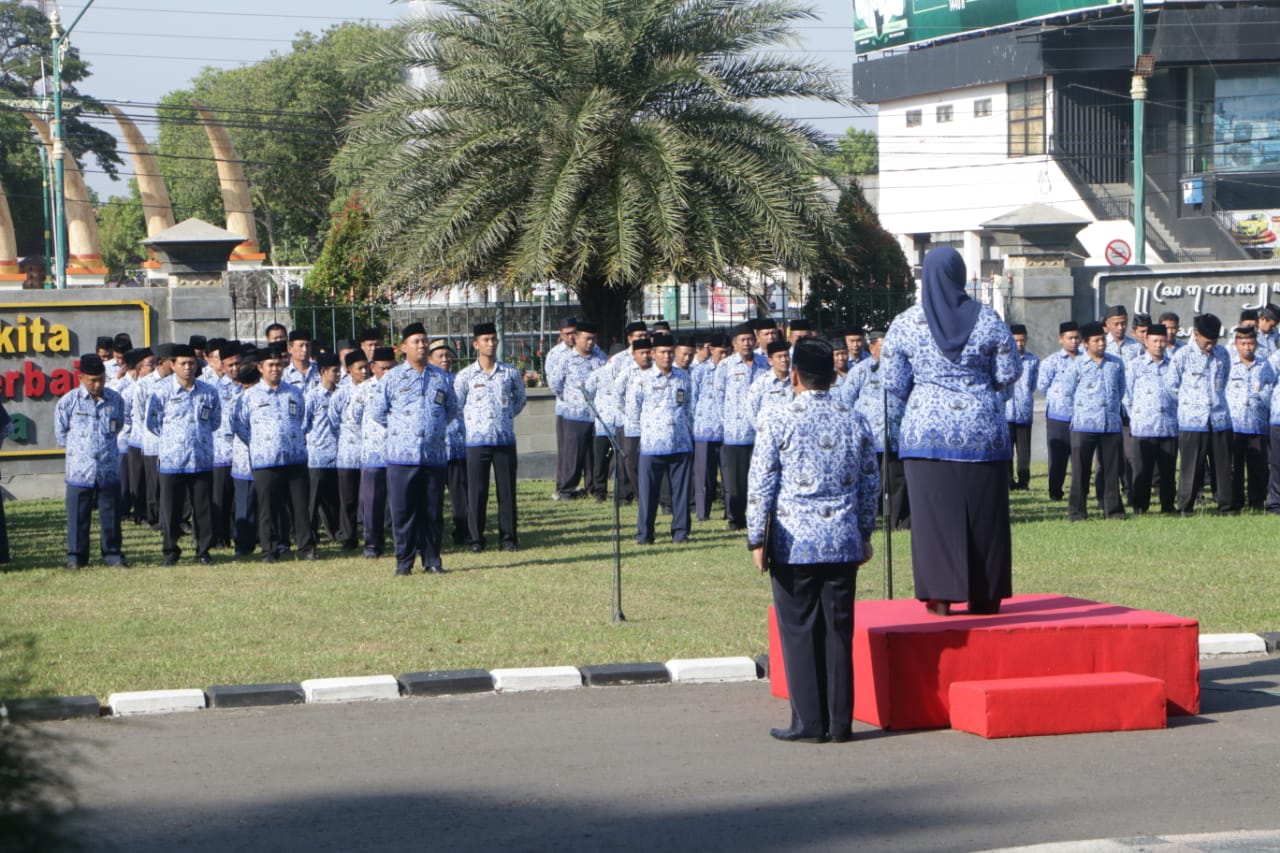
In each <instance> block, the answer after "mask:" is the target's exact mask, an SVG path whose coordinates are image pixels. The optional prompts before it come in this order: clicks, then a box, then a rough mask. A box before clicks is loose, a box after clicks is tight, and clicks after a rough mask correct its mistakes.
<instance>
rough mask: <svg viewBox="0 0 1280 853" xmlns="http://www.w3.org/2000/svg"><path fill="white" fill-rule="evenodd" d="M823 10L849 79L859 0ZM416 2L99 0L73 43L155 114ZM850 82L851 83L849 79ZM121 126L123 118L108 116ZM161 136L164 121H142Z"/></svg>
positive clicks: (822, 37) (815, 35) (854, 115)
mask: <svg viewBox="0 0 1280 853" xmlns="http://www.w3.org/2000/svg"><path fill="white" fill-rule="evenodd" d="M809 5H810V6H811V8H812V9H813V10H814V12H815V13H816V14H817V16H818V19H817V20H814V21H810V22H805V23H804V24H803V25H802V26H799V27H797V30H796V34H797V37H798V41H797V44H795V45H791V46H788V49H790V50H797V51H803V52H807V53H808V54H810V55H811V57H813V58H814V59H816V60H818V61H820V62H822V63H824V64H826V65H828V66H830V67H831V68H832V69H833V70H835V72H836V73H837V75H838V76H839V77H840V79H842V80H845V81H847V80H848V79H849V75H850V66H851V64H852V63H853V61H854V51H853V0H809ZM58 6H59V9H60V14H61V15H62V20H63V25H64V26H65V25H67V24H69V23H70V22H71V21H72V20H73V19H74V18H75V16H76V15H77V14H79V13H80V11H81V10H82V9H85V3H84V2H83V0H68V2H62V3H59V4H58ZM405 9H406V6H405V5H404V4H402V3H388V2H384V0H217V2H213V0H95V2H93V3H92V5H90V6H89V7H88V9H87V11H86V12H85V14H84V17H83V18H81V19H80V22H79V23H78V24H77V25H76V28H75V30H74V31H73V32H72V33H71V42H72V44H74V45H75V46H76V48H77V49H78V50H79V51H80V55H81V57H82V58H84V59H85V60H86V61H87V62H88V63H89V64H90V70H91V72H92V76H91V77H90V78H89V79H88V80H86V81H84V83H82V84H81V86H80V88H81V90H82V91H84V92H86V93H87V94H91V95H93V96H95V97H97V98H100V99H103V100H109V101H112V102H121V101H124V102H128V103H129V106H125V107H122V109H124V111H125V112H126V113H130V114H133V113H142V114H144V115H145V114H149V113H151V112H152V107H153V106H154V104H155V103H156V102H157V101H159V100H160V99H161V98H162V97H163V96H164V95H165V94H167V93H169V92H172V91H174V90H177V89H182V88H185V87H186V85H187V84H188V82H189V81H190V80H191V79H192V78H193V77H194V76H195V75H196V74H198V73H199V72H200V70H201V69H202V68H204V67H206V66H213V67H216V68H235V67H239V66H243V65H251V64H253V63H254V62H257V61H258V60H260V59H264V58H266V57H267V56H268V55H270V54H271V52H272V51H276V52H280V53H287V52H288V51H289V48H290V43H291V41H292V39H293V37H294V36H295V35H296V34H297V33H298V32H300V31H303V30H307V31H310V32H313V33H319V32H321V31H323V30H324V29H326V28H328V27H331V26H334V25H336V24H338V23H341V22H342V21H348V20H366V21H371V22H374V23H386V24H389V23H391V22H393V21H395V20H396V19H397V18H398V17H399V16H401V15H402V14H403V12H404V10H405ZM846 87H847V82H846ZM776 109H777V110H778V111H779V112H780V113H782V114H784V115H787V116H790V117H792V118H801V119H805V120H807V121H809V122H810V123H811V124H813V125H814V126H816V127H818V128H819V129H820V130H822V131H824V132H826V133H829V134H831V135H833V136H834V135H839V134H841V133H843V132H844V131H845V129H846V128H848V127H850V126H857V127H861V128H868V129H869V128H872V127H873V126H874V121H873V120H872V119H870V118H868V117H867V115H868V114H867V113H865V112H863V111H860V110H858V109H857V108H853V107H842V106H837V105H830V104H821V103H806V102H801V103H787V102H782V103H780V104H778V105H777V107H776ZM102 126H103V127H104V128H107V129H108V130H109V131H110V132H111V133H113V134H116V135H117V136H118V135H119V134H118V131H117V128H116V126H115V124H114V122H105V123H103V124H102ZM142 131H143V133H144V134H146V135H147V136H148V137H149V138H152V139H153V140H154V137H155V133H156V130H155V126H154V124H149V123H148V124H146V125H143V126H142ZM124 159H125V161H126V165H125V169H124V170H123V171H122V172H121V174H122V180H121V181H118V182H112V181H111V180H110V179H109V178H108V177H107V176H106V175H104V174H101V173H99V172H96V171H95V169H96V164H93V163H92V162H90V163H88V164H86V166H87V167H88V171H87V173H86V175H85V178H86V180H87V181H88V183H89V185H90V186H91V187H93V188H94V189H95V190H96V191H97V193H98V195H99V196H100V197H101V198H103V199H105V198H107V197H109V196H111V195H125V194H127V191H128V190H127V184H126V183H125V181H127V179H128V177H129V170H130V169H132V164H130V163H129V161H128V158H127V157H125V158H124Z"/></svg>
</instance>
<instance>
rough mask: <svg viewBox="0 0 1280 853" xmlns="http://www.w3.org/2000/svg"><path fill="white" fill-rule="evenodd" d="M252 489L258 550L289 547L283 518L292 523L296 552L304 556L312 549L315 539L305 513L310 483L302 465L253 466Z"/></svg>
mask: <svg viewBox="0 0 1280 853" xmlns="http://www.w3.org/2000/svg"><path fill="white" fill-rule="evenodd" d="M253 490H254V491H255V492H257V495H258V543H259V544H260V545H261V546H262V553H264V554H275V553H278V552H280V551H284V550H286V549H287V548H288V547H289V546H288V544H287V540H286V539H285V531H284V529H283V519H284V518H286V517H287V518H289V519H291V521H292V523H293V541H294V542H295V543H297V546H298V554H299V555H303V556H305V555H307V554H309V553H311V552H312V551H314V550H315V548H316V538H315V534H314V533H313V532H312V530H311V524H310V523H309V522H308V519H309V518H310V516H309V515H308V514H307V508H308V507H307V503H308V498H309V497H310V495H309V494H308V492H309V490H310V483H309V480H308V477H307V466H306V465H277V466H276V467H274V468H257V469H255V470H254V472H253ZM286 512H287V513H288V514H287V515H286V514H285V513H286Z"/></svg>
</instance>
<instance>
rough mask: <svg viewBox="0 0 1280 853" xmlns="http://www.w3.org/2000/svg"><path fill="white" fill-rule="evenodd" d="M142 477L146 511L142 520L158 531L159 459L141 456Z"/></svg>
mask: <svg viewBox="0 0 1280 853" xmlns="http://www.w3.org/2000/svg"><path fill="white" fill-rule="evenodd" d="M142 476H143V482H145V483H146V500H147V511H146V512H145V513H143V516H142V520H143V521H145V522H146V523H147V524H149V525H151V527H152V528H154V529H155V530H159V529H160V458H159V457H158V456H147V455H146V454H143V456H142Z"/></svg>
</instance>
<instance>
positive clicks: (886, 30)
mask: <svg viewBox="0 0 1280 853" xmlns="http://www.w3.org/2000/svg"><path fill="white" fill-rule="evenodd" d="M1118 5H1120V4H1119V3H1100V2H1098V0H854V3H853V39H854V47H855V49H856V50H857V52H858V53H870V52H872V51H877V50H884V49H885V48H890V47H904V46H906V45H909V44H915V43H916V42H922V41H931V40H933V39H940V38H945V37H947V36H954V35H959V34H960V33H967V32H972V31H974V30H985V29H991V28H994V27H1003V26H1008V25H1010V24H1014V23H1019V22H1024V21H1034V20H1037V19H1040V18H1051V17H1054V16H1056V15H1061V14H1062V13H1064V12H1076V11H1080V10H1083V9H1100V8H1104V7H1107V6H1118Z"/></svg>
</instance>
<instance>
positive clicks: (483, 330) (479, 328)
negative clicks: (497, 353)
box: [471, 323, 498, 338]
mask: <svg viewBox="0 0 1280 853" xmlns="http://www.w3.org/2000/svg"><path fill="white" fill-rule="evenodd" d="M496 334H498V327H497V326H496V325H494V324H493V323H476V324H475V326H473V327H472V329H471V336H472V337H475V338H478V337H480V336H481V335H496Z"/></svg>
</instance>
